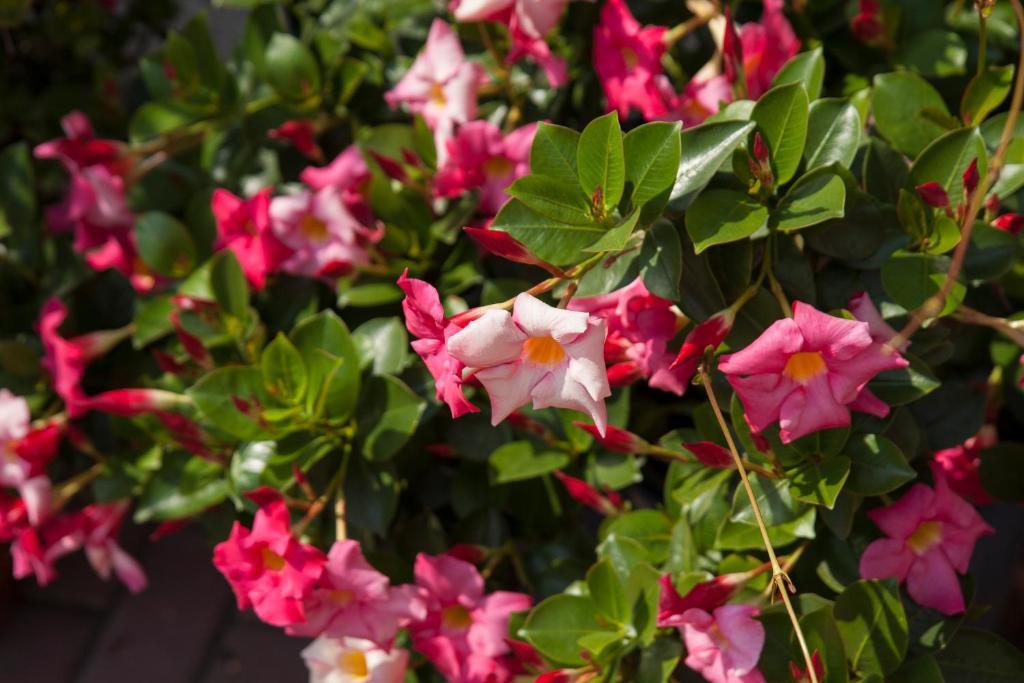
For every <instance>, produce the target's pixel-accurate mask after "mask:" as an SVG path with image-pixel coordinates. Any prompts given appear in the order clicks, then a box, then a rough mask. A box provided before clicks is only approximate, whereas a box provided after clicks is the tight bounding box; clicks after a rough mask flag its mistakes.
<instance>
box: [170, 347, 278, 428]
mask: <svg viewBox="0 0 1024 683" xmlns="http://www.w3.org/2000/svg"><path fill="white" fill-rule="evenodd" d="M188 395H189V396H190V397H191V398H192V400H193V401H194V402H195V404H196V407H197V408H199V410H200V412H202V414H203V415H204V416H205V417H206V419H208V420H209V421H210V422H211V423H212V424H213V425H214V426H215V427H217V428H218V429H221V430H223V431H225V432H227V433H229V434H231V435H232V436H236V437H238V438H240V439H246V440H249V441H257V440H261V439H265V438H266V437H267V428H266V425H265V424H264V422H263V420H262V419H261V413H262V412H263V411H264V410H266V409H268V408H273V407H275V406H277V405H279V404H277V402H276V401H275V400H274V399H273V398H272V397H271V396H270V394H269V393H268V392H267V390H266V389H265V388H264V383H263V375H262V373H260V371H259V370H258V369H256V368H253V367H242V366H237V365H228V366H225V367H221V368H217V369H216V370H213V371H212V372H209V373H207V374H205V375H203V376H202V377H201V378H200V379H199V381H198V382H196V383H195V384H194V385H192V387H191V388H190V389H189V390H188ZM240 407H244V409H245V412H242V411H240V410H239V408H240Z"/></svg>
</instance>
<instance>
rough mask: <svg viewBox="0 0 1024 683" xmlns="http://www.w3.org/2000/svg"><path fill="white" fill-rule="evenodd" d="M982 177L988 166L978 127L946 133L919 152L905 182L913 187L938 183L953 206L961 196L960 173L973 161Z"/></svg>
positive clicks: (962, 186)
mask: <svg viewBox="0 0 1024 683" xmlns="http://www.w3.org/2000/svg"><path fill="white" fill-rule="evenodd" d="M975 159H976V160H977V161H978V171H979V172H980V173H981V174H982V176H984V173H985V166H986V164H987V163H988V153H987V152H986V150H985V141H984V140H983V139H982V137H981V133H979V132H978V129H977V128H964V129H961V130H955V131H952V132H950V133H946V134H945V135H943V136H942V137H940V138H939V139H937V140H935V141H934V142H933V143H931V144H930V145H928V147H927V148H926V149H925V150H924V151H923V152H921V154H920V155H919V156H918V157H917V159H915V160H914V163H913V164H912V165H911V167H910V175H909V176H908V178H907V182H908V183H909V184H910V185H912V186H914V187H916V186H918V185H920V184H922V183H927V182H933V181H934V182H937V183H939V184H940V185H942V187H943V188H945V190H946V192H947V193H948V194H949V201H950V202H951V203H953V204H954V205H955V204H956V203H957V202H959V201H960V200H961V198H962V195H963V188H964V184H963V174H964V171H966V170H967V167H968V166H969V165H970V164H971V161H973V160H975Z"/></svg>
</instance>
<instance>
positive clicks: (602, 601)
mask: <svg viewBox="0 0 1024 683" xmlns="http://www.w3.org/2000/svg"><path fill="white" fill-rule="evenodd" d="M587 588H589V589H590V597H591V598H592V599H593V601H594V604H595V605H597V610H598V612H600V613H601V615H602V616H604V617H606V618H608V619H610V620H611V621H612V622H614V623H616V624H628V623H629V622H630V618H631V617H632V611H633V610H632V605H630V604H629V602H628V601H627V600H626V591H625V588H624V587H623V585H622V580H621V579H620V578H619V575H618V574H617V573H616V572H615V569H614V568H613V567H612V563H611V562H609V561H608V560H601V561H600V562H598V563H597V564H595V565H594V566H592V567H591V568H590V570H589V571H588V572H587Z"/></svg>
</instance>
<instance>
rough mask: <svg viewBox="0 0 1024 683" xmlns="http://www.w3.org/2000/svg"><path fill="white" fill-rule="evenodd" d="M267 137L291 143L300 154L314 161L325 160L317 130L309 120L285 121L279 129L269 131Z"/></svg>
mask: <svg viewBox="0 0 1024 683" xmlns="http://www.w3.org/2000/svg"><path fill="white" fill-rule="evenodd" d="M267 137H268V138H270V139H271V140H286V141H288V142H290V143H291V144H292V146H293V147H295V149H297V150H298V151H299V153H300V154H303V155H305V156H307V157H309V158H310V159H313V160H314V161H318V162H322V161H323V159H324V153H323V152H322V151H321V150H320V147H319V146H318V145H317V144H316V128H315V127H314V126H313V122H312V121H310V120H308V119H293V120H291V121H285V122H284V123H282V124H281V125H280V126H278V127H277V128H273V129H271V130H269V131H267Z"/></svg>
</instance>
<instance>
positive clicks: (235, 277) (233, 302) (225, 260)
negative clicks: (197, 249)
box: [210, 249, 249, 319]
mask: <svg viewBox="0 0 1024 683" xmlns="http://www.w3.org/2000/svg"><path fill="white" fill-rule="evenodd" d="M210 287H211V288H212V289H213V297H214V299H216V300H217V305H219V306H220V307H221V309H223V310H224V312H225V313H227V314H228V315H233V316H234V317H236V318H243V319H244V318H246V317H248V315H249V283H248V282H246V280H245V274H244V273H243V272H242V266H240V265H238V259H237V258H236V257H235V254H234V252H232V251H231V250H229V249H225V250H223V251H221V252H219V253H217V254H216V255H215V256H214V257H213V259H212V265H211V266H210Z"/></svg>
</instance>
